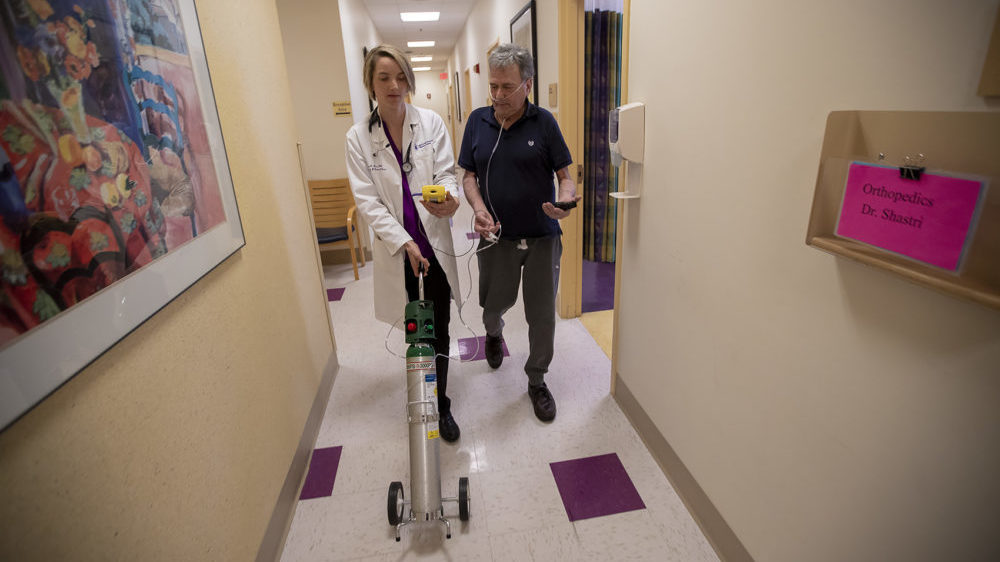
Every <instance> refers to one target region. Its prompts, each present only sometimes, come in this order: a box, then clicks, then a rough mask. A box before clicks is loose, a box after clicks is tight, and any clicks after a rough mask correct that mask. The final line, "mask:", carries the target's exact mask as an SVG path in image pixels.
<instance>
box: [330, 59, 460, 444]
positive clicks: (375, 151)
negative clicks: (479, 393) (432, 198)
mask: <svg viewBox="0 0 1000 562" xmlns="http://www.w3.org/2000/svg"><path fill="white" fill-rule="evenodd" d="M364 76H365V88H366V89H367V90H368V95H369V96H370V97H372V98H374V99H375V101H376V102H377V103H378V106H377V107H376V108H375V110H374V111H372V113H371V115H370V116H369V118H368V119H366V120H365V121H362V122H360V123H356V124H355V125H354V126H353V127H352V128H351V130H350V131H348V133H347V147H346V152H347V174H348V177H349V178H350V181H351V190H352V191H353V192H354V199H355V202H356V204H357V208H358V211H359V212H360V213H361V214H362V216H364V217H365V220H366V221H367V223H368V224H369V225H370V226H371V227H372V229H373V230H374V231H375V238H376V240H375V241H374V242H373V244H372V246H373V248H372V253H373V255H374V258H375V265H374V268H375V273H374V277H375V317H376V318H377V319H379V320H381V321H383V322H387V323H394V322H396V321H398V320H399V318H400V317H401V316H402V315H403V310H404V307H405V305H406V302H407V301H408V300H416V299H417V298H418V290H417V285H418V282H417V275H418V271H419V269H420V267H421V266H423V271H424V272H425V276H424V298H425V299H427V300H431V301H433V302H434V324H435V335H436V337H437V340H436V341H435V342H434V349H435V353H437V354H438V355H437V361H436V363H437V365H436V367H437V378H438V383H437V388H438V412H439V414H440V421H439V429H440V432H441V437H442V438H443V439H444V440H445V441H450V442H451V441H455V440H457V439H458V436H459V428H458V424H457V423H455V418H454V417H453V416H452V414H451V400H450V399H449V398H448V397H447V395H446V391H447V386H448V344H449V341H450V336H449V334H448V322H449V320H450V318H451V297H452V296H454V298H455V300H456V302H458V303H459V304H461V300H460V299H461V291H460V290H459V286H458V268H457V267H456V263H455V255H454V254H455V250H454V244H453V242H452V238H451V226H450V224H449V220H448V219H449V218H450V217H451V216H452V215H454V214H455V212H456V211H457V210H458V205H459V202H458V199H456V196H457V194H458V184H457V182H456V181H455V174H454V166H455V161H454V157H453V155H452V150H451V141H450V140H449V139H448V133H447V132H446V130H445V126H444V121H443V120H442V119H441V117H440V116H438V114H437V113H435V112H433V111H430V110H427V109H422V108H419V107H413V106H412V105H409V104H408V103H406V101H405V100H406V95H407V94H412V93H413V92H414V87H413V82H414V80H413V69H412V68H411V67H410V63H409V61H407V60H406V56H405V55H403V53H402V52H401V51H400V50H399V49H397V48H396V47H393V46H391V45H379V46H378V47H375V48H374V49H372V50H371V51H370V52H369V53H368V56H367V57H365V64H364ZM431 184H436V185H443V186H444V187H445V189H446V190H447V196H446V199H445V201H444V202H443V203H433V202H425V201H423V200H422V188H423V186H424V185H431Z"/></svg>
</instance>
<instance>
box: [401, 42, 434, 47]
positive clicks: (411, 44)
mask: <svg viewBox="0 0 1000 562" xmlns="http://www.w3.org/2000/svg"><path fill="white" fill-rule="evenodd" d="M406 46H407V47H433V46H434V41H407V42H406Z"/></svg>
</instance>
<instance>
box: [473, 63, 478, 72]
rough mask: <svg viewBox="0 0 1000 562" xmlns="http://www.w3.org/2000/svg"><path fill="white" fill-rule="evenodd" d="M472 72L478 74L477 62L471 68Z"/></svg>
mask: <svg viewBox="0 0 1000 562" xmlns="http://www.w3.org/2000/svg"><path fill="white" fill-rule="evenodd" d="M472 71H473V72H475V73H476V74H479V63H478V62H477V63H476V66H473V67H472Z"/></svg>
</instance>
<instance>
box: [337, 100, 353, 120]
mask: <svg viewBox="0 0 1000 562" xmlns="http://www.w3.org/2000/svg"><path fill="white" fill-rule="evenodd" d="M333 114H334V115H335V116H337V117H341V116H345V115H347V116H349V115H350V114H351V102H349V101H335V102H333Z"/></svg>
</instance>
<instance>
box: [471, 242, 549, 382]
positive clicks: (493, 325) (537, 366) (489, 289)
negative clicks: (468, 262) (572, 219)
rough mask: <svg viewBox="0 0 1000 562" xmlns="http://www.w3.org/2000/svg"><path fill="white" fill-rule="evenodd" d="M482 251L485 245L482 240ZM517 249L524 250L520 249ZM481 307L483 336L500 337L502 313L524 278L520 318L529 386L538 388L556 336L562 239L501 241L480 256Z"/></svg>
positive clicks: (515, 298)
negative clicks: (525, 334) (523, 326)
mask: <svg viewBox="0 0 1000 562" xmlns="http://www.w3.org/2000/svg"><path fill="white" fill-rule="evenodd" d="M479 245H480V247H486V246H488V245H489V242H487V241H485V240H480V242H479ZM521 246H526V248H523V249H522V247H521ZM477 256H478V260H479V304H480V306H482V307H483V325H484V326H485V327H486V333H487V334H489V335H491V336H494V337H497V336H500V335H502V333H503V326H504V323H503V315H504V313H506V312H507V311H508V310H510V307H512V306H514V303H516V302H517V288H518V285H519V284H520V283H521V280H522V279H523V280H524V288H523V289H522V291H521V293H522V298H523V299H524V318H525V320H527V321H528V361H527V362H526V363H525V364H524V372H525V373H527V374H528V384H533V385H536V384H542V382H544V381H545V373H546V372H547V371H548V370H549V363H551V362H552V350H553V344H554V340H555V333H556V288H557V287H558V285H559V258H560V257H561V256H562V240H561V239H560V237H559V236H558V235H556V236H550V237H547V238H526V239H524V243H523V244H522V241H521V240H500V242H499V243H497V244H495V245H493V246H491V247H489V248H487V249H486V250H483V251H482V252H479V253H478V254H477Z"/></svg>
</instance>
